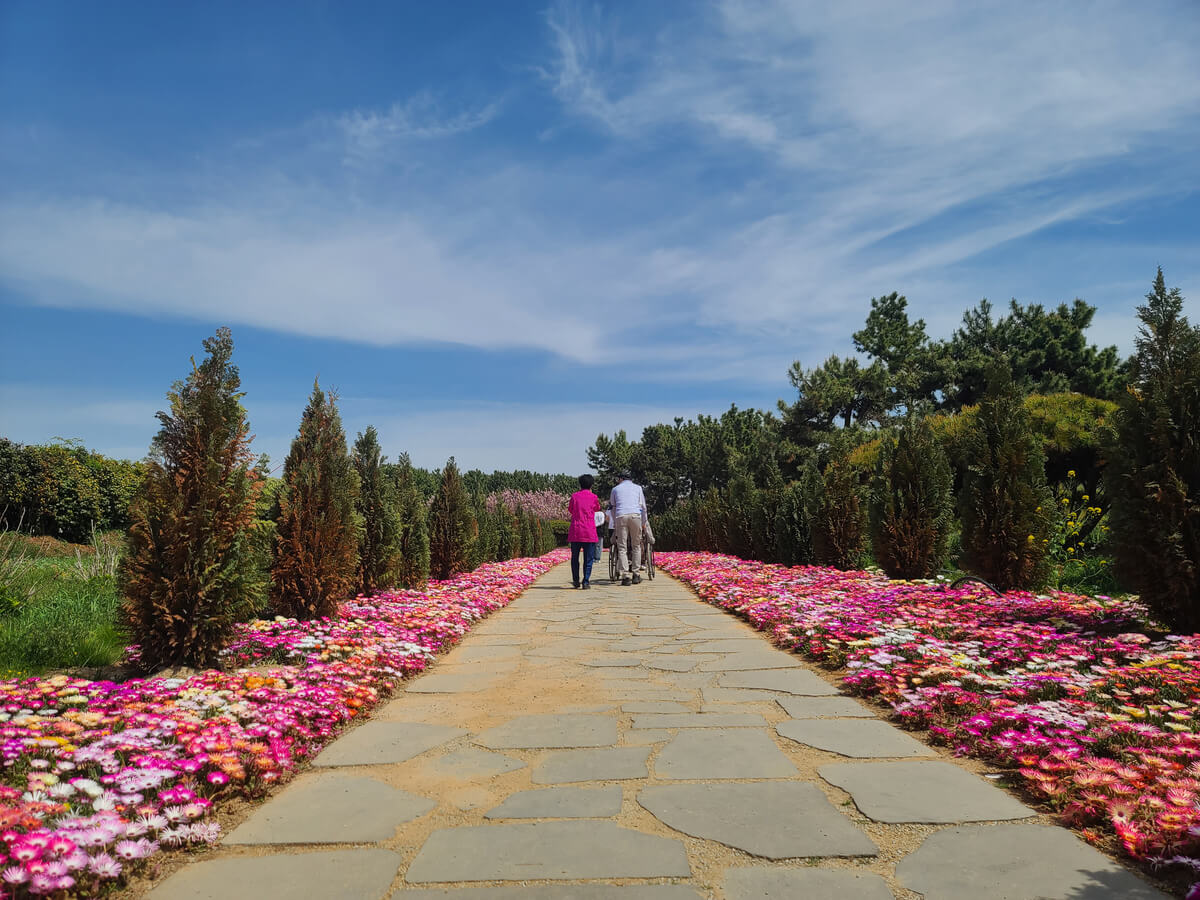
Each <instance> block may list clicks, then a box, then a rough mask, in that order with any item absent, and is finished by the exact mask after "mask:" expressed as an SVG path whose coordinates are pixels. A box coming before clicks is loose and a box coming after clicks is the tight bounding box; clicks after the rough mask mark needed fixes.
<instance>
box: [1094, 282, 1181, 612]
mask: <svg viewBox="0 0 1200 900" xmlns="http://www.w3.org/2000/svg"><path fill="white" fill-rule="evenodd" d="M1138 318H1139V319H1140V320H1141V323H1142V324H1141V328H1140V329H1139V331H1138V337H1137V352H1136V355H1135V356H1134V358H1133V360H1132V361H1131V365H1130V374H1129V390H1128V391H1127V393H1126V395H1125V396H1124V397H1123V398H1122V399H1121V402H1120V408H1119V412H1118V415H1117V424H1116V441H1115V446H1114V447H1113V453H1112V459H1111V462H1110V464H1109V471H1107V472H1106V473H1105V476H1104V477H1105V483H1106V485H1107V487H1108V493H1109V495H1110V496H1111V498H1112V531H1113V537H1114V543H1115V548H1116V556H1117V565H1118V571H1119V573H1120V575H1121V576H1122V578H1123V580H1124V581H1125V582H1126V583H1128V584H1129V585H1130V586H1131V587H1134V588H1136V589H1137V590H1138V591H1139V592H1140V593H1141V596H1142V599H1143V600H1145V601H1146V603H1147V604H1148V605H1149V606H1150V608H1151V609H1153V610H1154V611H1155V612H1156V613H1157V614H1158V615H1160V616H1162V617H1163V618H1164V619H1165V620H1166V621H1167V622H1168V624H1170V625H1171V626H1172V627H1173V628H1176V629H1179V630H1182V631H1183V632H1185V633H1191V632H1194V631H1200V326H1191V325H1189V324H1188V320H1187V317H1186V316H1184V315H1183V296H1182V295H1181V294H1180V293H1179V289H1178V288H1172V289H1171V290H1167V285H1166V281H1165V279H1164V278H1163V273H1162V269H1161V268H1160V269H1159V270H1158V275H1157V277H1156V278H1155V279H1154V287H1153V289H1152V290H1151V291H1150V293H1148V294H1147V295H1146V304H1145V305H1144V306H1139V307H1138Z"/></svg>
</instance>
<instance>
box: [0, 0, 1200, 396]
mask: <svg viewBox="0 0 1200 900" xmlns="http://www.w3.org/2000/svg"><path fill="white" fill-rule="evenodd" d="M1186 8H1187V4H1186V3H1181V4H1180V5H1178V6H1172V5H1171V4H1170V3H1166V4H1163V5H1161V6H1155V7H1153V8H1142V7H1139V8H1137V9H1134V8H1133V7H1130V6H1127V5H1123V4H1107V5H1106V4H1099V5H1090V6H1089V7H1088V8H1087V12H1086V14H1085V13H1084V12H1082V11H1081V10H1080V8H1079V7H1077V6H1073V5H1068V4H1049V5H1047V4H1041V3H1003V4H999V3H988V4H955V3H950V2H938V0H931V2H926V3H914V4H902V5H897V4H893V3H890V2H883V0H880V2H876V3H853V4H833V5H831V4H825V3H811V4H810V3H799V2H786V0H774V2H771V0H761V2H759V0H726V2H719V3H713V4H707V5H703V6H700V5H694V4H687V3H685V4H681V6H680V7H679V8H678V9H677V10H676V12H677V13H678V15H672V16H670V17H667V16H665V15H664V16H663V18H662V19H661V20H660V21H652V20H639V21H637V22H632V23H631V22H630V21H627V20H622V19H620V18H616V17H614V16H612V15H611V14H609V13H607V12H606V11H605V10H604V9H603V8H601V7H597V6H594V5H586V6H585V5H581V4H560V5H556V6H554V7H552V8H551V9H550V10H549V11H548V12H547V13H546V16H545V19H544V23H545V32H544V37H545V40H546V44H545V48H544V50H545V60H544V64H543V65H542V66H541V68H540V77H536V76H535V77H533V78H529V79H528V83H518V84H505V85H499V86H497V88H496V90H495V94H494V96H478V95H475V96H451V95H449V94H441V93H434V92H431V91H423V92H422V91H418V92H417V93H415V94H412V95H411V96H407V97H405V98H403V99H400V100H398V101H397V102H395V103H394V104H392V105H391V106H389V107H386V108H378V109H369V108H362V109H350V110H347V111H345V112H343V113H340V114H333V115H329V116H326V117H325V118H323V119H320V120H313V121H316V122H317V124H316V125H315V126H314V125H313V124H312V121H309V122H307V123H306V122H298V123H297V125H296V131H295V133H289V135H288V141H287V142H289V143H300V144H303V145H304V146H301V147H300V148H299V149H298V150H297V151H296V152H291V153H284V152H279V148H278V147H277V146H276V144H278V143H281V142H278V141H277V142H272V141H267V142H266V143H265V144H261V143H260V144H255V143H254V142H248V143H246V144H245V146H244V147H242V148H241V149H240V150H239V156H238V159H237V160H236V161H235V162H230V161H228V160H219V159H218V160H215V161H213V160H206V161H205V164H204V166H201V167H200V168H201V169H202V170H203V175H201V174H198V173H197V172H189V171H166V172H163V171H154V172H152V173H151V174H150V175H149V176H148V177H149V178H152V179H154V188H155V189H153V190H137V189H135V188H128V182H126V187H127V188H128V189H126V190H113V189H111V187H110V186H109V185H103V184H98V186H97V187H96V189H95V190H94V191H93V192H92V193H90V194H89V193H87V192H86V191H82V190H75V191H74V192H73V193H71V194H65V193H62V192H59V191H57V190H56V189H55V187H54V185H53V184H43V185H40V186H30V187H28V188H27V189H26V190H24V191H23V192H22V193H20V194H17V193H14V192H13V191H12V189H11V188H10V189H9V193H8V194H7V196H5V198H4V199H5V201H6V202H4V204H3V208H2V209H0V271H2V272H3V273H4V274H3V276H2V277H3V279H4V283H5V284H6V285H8V286H9V287H10V288H13V289H16V290H17V291H18V292H19V293H20V294H21V295H22V296H26V297H29V298H31V299H33V300H35V301H36V302H41V303H46V304H56V305H62V306H72V307H80V306H82V307H96V308H104V309H119V310H124V311H129V312H135V313H141V314H146V315H172V316H183V317H191V318H202V319H204V320H206V321H212V320H219V321H228V322H231V323H246V324H252V325H258V326H262V327H264V328H270V329H276V330H281V331H286V332H290V333H297V334H303V335H312V336H321V337H330V338H337V339H342V340H346V341H352V342H363V343H370V344H375V345H403V344H411V343H453V344H460V345H467V346H471V347H481V348H534V349H537V350H545V351H549V352H551V353H554V354H557V355H560V356H562V357H565V358H567V359H570V360H575V361H582V362H585V363H591V364H596V365H607V364H613V363H617V362H629V361H636V362H637V367H638V372H639V375H640V376H642V377H645V378H650V379H659V380H670V379H676V380H697V381H698V380H703V379H714V380H720V379H727V380H740V381H760V382H761V381H771V382H775V383H778V382H779V381H781V380H782V373H783V372H784V371H785V369H786V361H787V359H788V358H789V357H792V356H796V355H800V356H802V357H804V358H805V359H806V360H808V361H817V358H819V357H821V356H823V355H825V354H826V353H828V352H832V351H834V350H837V351H840V352H844V351H845V349H846V348H847V346H848V344H849V338H848V335H849V334H850V332H851V331H852V330H853V328H854V327H856V326H857V324H858V323H859V322H861V319H862V316H863V314H864V312H865V307H866V303H867V299H868V298H869V297H871V296H873V295H877V294H880V293H885V292H887V291H890V290H901V291H903V292H906V293H908V294H909V296H910V300H911V301H912V303H913V307H914V311H915V312H916V313H917V314H918V315H924V316H925V317H926V318H927V319H929V320H930V322H931V325H932V323H933V322H934V321H938V320H944V318H945V316H944V315H943V313H944V310H946V309H947V308H949V309H952V310H953V314H954V317H957V315H958V313H959V312H961V310H962V309H963V308H964V307H966V306H967V305H970V304H972V303H974V302H975V300H977V299H978V297H979V296H981V295H983V294H990V295H992V296H993V297H999V298H1007V297H1008V296H1011V295H1012V294H1015V293H1018V283H1022V284H1023V283H1024V282H1020V280H1019V278H1018V276H1020V277H1021V278H1023V277H1024V275H1025V268H1026V267H1025V266H1022V265H1021V263H1020V261H1011V260H1010V262H1009V264H1008V265H1006V266H1005V265H992V266H990V267H985V268H980V269H977V270H974V271H973V272H967V271H965V268H964V267H965V266H966V264H968V263H970V262H971V261H973V260H978V259H980V258H982V257H986V256H987V255H988V254H996V253H1000V252H1002V251H1003V250H1004V248H1005V247H1006V246H1009V245H1011V244H1014V243H1019V242H1021V241H1028V240H1029V239H1030V237H1031V236H1033V235H1038V234H1042V233H1044V232H1046V230H1047V229H1050V228H1054V227H1061V226H1063V225H1067V224H1070V223H1078V222H1088V221H1091V220H1093V219H1099V218H1101V217H1109V216H1110V214H1111V211H1113V210H1122V209H1127V208H1130V207H1133V206H1136V205H1138V204H1141V203H1146V202H1155V201H1156V200H1157V198H1161V197H1163V196H1168V195H1170V194H1172V193H1173V192H1176V191H1178V190H1179V187H1180V185H1181V184H1184V185H1186V184H1194V183H1196V179H1197V178H1198V177H1200V166H1198V164H1197V162H1196V159H1195V158H1194V156H1191V155H1189V151H1190V148H1192V147H1194V146H1195V145H1196V138H1197V137H1198V136H1200V113H1198V110H1200V57H1197V56H1196V54H1195V53H1194V47H1195V46H1196V45H1197V43H1200V17H1196V16H1194V15H1191V16H1188V15H1184V14H1182V12H1180V14H1173V11H1177V10H1178V11H1186ZM635 9H639V8H638V7H635ZM647 15H651V14H650V13H647ZM1146 60H1153V65H1149V64H1147V63H1146V62H1145V61H1146ZM514 71H519V72H525V73H528V71H529V69H528V68H527V67H526V68H521V67H519V66H514ZM518 94H519V95H521V96H522V99H523V102H524V103H525V104H526V107H525V109H524V113H523V114H524V116H525V117H526V118H524V119H522V121H521V122H520V124H519V125H516V126H513V130H511V131H508V132H505V140H503V141H496V142H495V143H488V142H485V141H481V140H478V138H479V137H480V136H481V135H483V134H485V133H490V129H497V130H499V129H501V128H504V127H506V126H508V125H510V124H511V123H509V122H507V121H506V113H507V112H508V111H509V110H510V108H511V106H515V105H517V104H516V103H515V102H513V103H512V104H510V103H509V101H508V100H507V99H506V98H508V97H511V96H514V95H518ZM526 128H527V129H528V135H527V136H528V140H525V141H523V140H522V138H521V133H520V129H526ZM546 129H550V130H552V131H553V132H554V135H553V136H552V137H550V138H549V139H547V140H545V141H537V140H536V139H535V137H534V136H535V135H537V134H542V133H545V131H546ZM567 132H570V133H569V134H567V135H566V137H563V135H564V134H565V133H567ZM555 141H561V146H560V144H556V143H555ZM568 144H569V148H568V149H567V150H566V151H564V152H561V154H560V155H555V153H556V151H560V150H562V147H563V146H566V145H568ZM256 154H257V155H256ZM397 160H400V161H404V162H405V163H409V162H413V161H416V162H418V163H419V165H414V167H413V168H412V169H408V168H405V167H403V166H399V167H397V166H388V165H377V163H379V162H380V161H383V162H385V163H386V162H388V161H397ZM213 172H216V173H218V175H217V176H213ZM348 172H349V174H348ZM198 182H200V183H202V185H201V187H197V186H196V184H197V183H198ZM164 186H172V187H174V188H175V189H176V190H175V191H174V192H172V191H171V190H169V189H163V190H159V188H162V187H164ZM180 186H183V189H182V190H181V189H179V188H180ZM135 187H136V186H135ZM145 197H152V198H153V199H152V200H146V199H144V198H145ZM197 197H199V198H201V199H199V200H198V199H196V198H197ZM183 198H186V199H183ZM1165 246H1168V249H1172V250H1173V249H1177V248H1171V247H1169V245H1165ZM1134 253H1137V254H1139V256H1138V257H1137V259H1138V261H1139V262H1140V259H1141V256H1142V255H1144V248H1118V249H1117V250H1114V251H1113V252H1111V253H1107V254H1105V256H1104V258H1103V259H1098V260H1096V261H1093V262H1090V263H1089V264H1087V265H1086V271H1081V272H1080V273H1079V274H1078V275H1077V276H1074V281H1072V276H1071V275H1070V274H1069V273H1068V274H1067V275H1065V276H1064V275H1063V273H1061V272H1055V271H1054V269H1053V268H1052V266H1051V264H1049V263H1044V264H1042V265H1043V269H1042V272H1041V274H1043V275H1046V276H1047V283H1053V284H1055V285H1058V284H1066V285H1068V286H1066V287H1064V288H1063V290H1064V291H1067V292H1068V293H1067V295H1065V296H1062V297H1058V298H1054V299H1069V298H1070V295H1071V294H1074V293H1078V292H1079V288H1077V287H1076V286H1075V285H1081V286H1084V287H1086V286H1088V285H1091V284H1095V283H1096V282H1097V281H1098V280H1099V279H1100V278H1101V277H1103V273H1105V272H1106V271H1108V269H1107V268H1106V267H1109V266H1112V267H1114V271H1115V269H1116V268H1119V267H1120V266H1124V265H1125V264H1126V263H1127V262H1128V261H1129V260H1130V259H1133V258H1134V257H1133V256H1131V254H1134ZM1160 261H1161V258H1155V259H1147V260H1145V262H1144V265H1145V267H1146V268H1147V270H1148V271H1147V273H1146V275H1147V278H1149V276H1150V275H1151V274H1152V266H1153V265H1154V264H1155V263H1157V262H1160ZM981 273H982V274H981ZM1179 274H1180V275H1181V276H1182V275H1186V273H1182V272H1181V273H1179ZM1051 276H1053V277H1051ZM1139 296H1140V294H1139ZM1022 299H1035V298H1028V297H1022ZM1036 299H1046V298H1044V297H1038V298H1036ZM1087 299H1097V298H1092V297H1088V298H1087Z"/></svg>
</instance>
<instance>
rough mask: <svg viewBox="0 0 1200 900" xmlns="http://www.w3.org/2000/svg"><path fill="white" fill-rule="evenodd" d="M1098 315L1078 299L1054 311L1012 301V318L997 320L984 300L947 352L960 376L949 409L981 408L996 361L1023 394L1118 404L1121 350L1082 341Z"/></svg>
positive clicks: (970, 312)
mask: <svg viewBox="0 0 1200 900" xmlns="http://www.w3.org/2000/svg"><path fill="white" fill-rule="evenodd" d="M1095 314H1096V308H1095V307H1094V306H1090V305H1088V304H1087V303H1085V302H1084V301H1082V300H1079V299H1076V300H1074V301H1073V302H1072V304H1071V305H1070V306H1068V305H1067V304H1065V303H1060V304H1059V305H1058V307H1056V308H1055V309H1053V310H1050V311H1047V310H1046V309H1045V308H1044V307H1043V306H1042V305H1041V304H1038V303H1031V304H1029V305H1027V306H1022V305H1021V304H1020V303H1018V302H1017V301H1016V300H1013V301H1012V302H1011V303H1010V304H1009V313H1008V315H1006V316H1001V317H1000V318H999V319H996V320H993V319H992V305H991V303H989V302H988V301H987V300H981V301H980V302H979V305H978V306H976V307H975V308H974V309H970V310H967V312H965V313H964V314H963V324H962V327H961V328H960V329H959V330H957V331H955V332H954V335H953V337H952V338H951V339H950V343H949V345H948V347H947V349H946V356H947V357H948V358H951V359H953V360H955V361H956V366H957V371H956V373H955V378H954V380H953V383H952V385H951V388H950V390H949V391H948V392H947V394H948V396H947V397H946V398H945V405H946V406H947V407H948V408H951V409H958V408H960V407H962V406H965V405H968V404H973V403H978V402H980V398H981V397H982V395H983V393H984V391H985V388H986V386H987V383H988V378H987V373H988V368H989V366H990V365H991V364H992V363H993V362H994V361H995V360H997V359H1003V360H1006V361H1007V362H1008V364H1009V366H1010V368H1011V371H1012V376H1013V380H1014V382H1015V383H1016V386H1017V389H1018V390H1019V391H1020V392H1021V393H1038V394H1054V393H1063V392H1069V391H1070V392H1076V393H1080V394H1087V395H1088V396H1090V397H1098V398H1100V399H1104V400H1115V399H1116V398H1117V396H1119V394H1120V390H1121V385H1122V377H1121V374H1120V371H1119V366H1118V363H1119V359H1118V357H1117V348H1116V347H1105V348H1103V349H1100V348H1098V347H1096V346H1095V345H1093V344H1089V343H1088V342H1087V338H1086V337H1085V335H1084V332H1085V331H1086V330H1087V329H1088V327H1089V326H1090V325H1091V323H1092V318H1093V317H1094V316H1095Z"/></svg>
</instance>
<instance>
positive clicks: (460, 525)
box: [429, 456, 475, 580]
mask: <svg viewBox="0 0 1200 900" xmlns="http://www.w3.org/2000/svg"><path fill="white" fill-rule="evenodd" d="M474 531H475V520H474V517H473V516H472V515H471V501H470V498H469V497H468V496H467V491H466V488H464V487H463V482H462V476H461V475H459V473H458V465H457V464H456V463H455V461H454V457H453V456H452V457H450V459H448V460H447V461H446V467H445V468H444V469H442V481H441V484H440V485H438V490H437V493H436V494H434V497H433V506H432V507H430V510H429V573H430V576H431V577H433V578H437V579H440V580H445V579H447V578H453V577H454V576H455V575H457V574H458V573H459V572H465V571H467V568H468V565H469V561H470V558H471V543H472V540H473V539H474V537H475V535H474Z"/></svg>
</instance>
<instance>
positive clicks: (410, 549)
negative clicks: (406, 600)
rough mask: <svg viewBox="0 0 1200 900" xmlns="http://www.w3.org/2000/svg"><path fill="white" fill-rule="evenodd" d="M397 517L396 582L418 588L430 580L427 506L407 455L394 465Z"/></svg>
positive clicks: (403, 455) (403, 454)
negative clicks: (397, 558) (395, 472)
mask: <svg viewBox="0 0 1200 900" xmlns="http://www.w3.org/2000/svg"><path fill="white" fill-rule="evenodd" d="M396 517H397V519H398V520H399V525H400V536H399V556H400V558H399V562H398V564H397V569H396V576H397V580H398V581H399V583H400V585H401V586H402V587H406V588H415V587H420V586H421V585H423V584H424V583H425V582H426V581H428V580H429V505H428V504H427V503H426V502H425V498H424V496H422V494H421V491H420V489H419V488H418V487H417V480H416V474H415V473H414V472H413V467H412V462H411V461H410V460H409V458H408V454H407V453H401V454H400V459H399V460H398V461H397V476H396Z"/></svg>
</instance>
